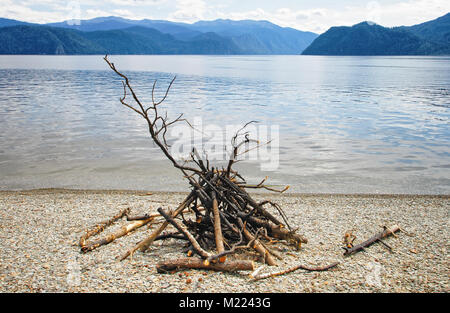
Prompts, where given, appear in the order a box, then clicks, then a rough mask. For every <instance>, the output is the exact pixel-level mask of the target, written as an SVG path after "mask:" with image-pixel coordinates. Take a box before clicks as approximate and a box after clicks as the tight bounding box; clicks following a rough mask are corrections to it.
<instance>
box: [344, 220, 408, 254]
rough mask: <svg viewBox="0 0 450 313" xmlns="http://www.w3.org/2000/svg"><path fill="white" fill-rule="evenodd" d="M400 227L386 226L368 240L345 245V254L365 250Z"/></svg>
mask: <svg viewBox="0 0 450 313" xmlns="http://www.w3.org/2000/svg"><path fill="white" fill-rule="evenodd" d="M399 230H400V227H399V226H398V225H392V226H391V227H386V229H385V230H384V231H382V232H380V233H378V234H376V235H375V236H373V237H372V238H369V239H368V240H366V241H364V242H363V243H360V244H359V245H356V246H353V247H351V248H348V247H344V248H343V249H344V250H345V252H344V255H351V254H355V253H357V252H359V251H361V250H364V248H366V247H368V246H370V245H372V244H373V243H375V242H377V241H380V240H381V239H383V238H385V237H387V236H390V235H393V234H394V233H395V232H397V231H399Z"/></svg>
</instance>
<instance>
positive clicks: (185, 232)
mask: <svg viewBox="0 0 450 313" xmlns="http://www.w3.org/2000/svg"><path fill="white" fill-rule="evenodd" d="M158 212H159V213H160V214H161V215H162V216H164V218H165V219H166V220H167V222H169V223H170V224H172V225H173V226H174V227H175V228H176V229H177V230H178V231H179V232H180V233H182V234H183V235H185V236H186V237H187V238H188V240H189V241H190V242H191V244H192V247H193V248H194V249H195V251H196V252H197V253H198V254H199V255H200V256H202V257H203V258H205V259H207V258H209V257H210V256H211V254H210V253H209V252H208V251H206V250H204V249H203V248H202V247H201V246H200V244H199V243H198V241H197V240H196V239H195V238H194V236H192V234H191V233H190V232H189V231H188V230H187V229H186V227H185V226H184V225H181V224H180V223H178V222H177V221H175V220H174V219H173V218H172V217H171V216H170V215H168V214H167V213H166V212H164V210H163V209H162V208H159V209H158ZM205 263H207V264H206V265H208V264H209V261H207V260H205Z"/></svg>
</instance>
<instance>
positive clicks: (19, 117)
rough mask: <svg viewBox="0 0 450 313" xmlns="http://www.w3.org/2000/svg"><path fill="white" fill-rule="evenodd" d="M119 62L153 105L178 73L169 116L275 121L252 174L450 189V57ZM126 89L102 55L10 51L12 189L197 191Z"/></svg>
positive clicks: (324, 186)
mask: <svg viewBox="0 0 450 313" xmlns="http://www.w3.org/2000/svg"><path fill="white" fill-rule="evenodd" d="M109 58H110V60H111V61H112V62H114V63H115V65H116V67H117V68H118V69H119V70H121V71H123V72H124V73H126V74H127V75H128V76H129V77H130V79H131V83H132V85H133V86H134V87H135V90H136V91H137V93H138V96H139V97H141V99H142V100H143V101H144V102H147V103H148V102H149V101H151V90H152V84H153V81H154V79H158V84H157V88H156V90H157V96H162V95H163V94H164V91H165V88H166V87H167V84H168V83H169V82H170V80H171V79H172V77H173V76H175V75H176V77H177V78H176V80H175V83H174V85H173V87H172V89H171V91H170V93H169V96H168V98H167V100H166V101H165V102H164V105H163V107H162V108H161V110H167V111H168V114H169V116H172V117H176V116H177V114H179V113H185V117H186V118H187V119H189V120H191V121H192V120H196V119H197V120H198V119H200V118H201V121H202V124H203V125H217V126H218V127H224V128H225V126H226V125H238V124H244V123H246V122H248V121H251V120H256V121H258V123H257V125H258V127H259V126H260V125H268V126H273V125H275V126H277V127H278V129H279V130H278V132H277V133H276V135H277V136H278V137H277V138H278V139H279V140H278V148H277V150H276V152H277V157H278V159H277V162H278V166H277V167H276V168H275V169H271V170H266V169H262V168H261V166H260V164H259V162H258V160H248V161H247V162H246V161H243V162H241V163H239V164H238V167H237V168H238V169H239V170H240V172H241V174H242V175H244V176H245V177H246V178H247V179H248V181H249V182H254V183H258V182H259V181H260V180H261V179H262V178H264V177H265V176H269V183H273V184H279V185H282V184H286V185H291V189H290V191H291V192H305V193H384V194H386V193H389V194H392V193H401V194H405V193H407V194H447V195H448V194H450V127H449V126H450V124H449V118H450V57H322V56H320V57H319V56H110V57H109ZM122 91H123V90H122V85H121V83H120V79H119V78H118V77H117V75H115V74H114V73H113V72H112V71H111V70H110V69H109V68H108V66H107V64H106V63H105V62H104V60H103V56H0V189H3V190H15V189H31V188H49V187H63V188H83V189H84V188H86V189H134V190H164V191H169V190H176V191H186V190H187V187H188V186H187V184H186V183H185V181H184V180H183V178H182V176H181V175H180V173H179V172H178V171H177V170H175V169H173V168H172V167H171V164H170V163H169V162H168V161H167V160H165V159H164V157H163V155H162V153H161V152H160V151H159V150H158V149H157V148H156V147H155V145H154V144H153V143H152V142H151V140H150V139H149V137H148V135H147V133H146V132H147V129H146V124H145V123H144V121H143V120H142V119H140V118H139V116H137V115H136V114H134V112H132V111H131V110H129V109H127V108H126V107H124V106H122V105H121V104H120V102H119V98H120V97H121V96H122ZM258 129H259V128H258ZM174 140H175V139H173V140H172V142H173V141H174ZM274 151H275V150H274Z"/></svg>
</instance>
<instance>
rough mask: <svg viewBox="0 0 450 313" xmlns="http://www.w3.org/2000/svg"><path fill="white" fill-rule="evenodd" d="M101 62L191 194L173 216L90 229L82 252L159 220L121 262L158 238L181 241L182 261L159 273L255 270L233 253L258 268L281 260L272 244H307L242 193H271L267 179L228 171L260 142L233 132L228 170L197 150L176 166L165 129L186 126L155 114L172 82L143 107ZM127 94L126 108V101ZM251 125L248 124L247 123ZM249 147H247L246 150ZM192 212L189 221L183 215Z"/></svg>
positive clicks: (271, 210) (271, 206)
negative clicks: (113, 229) (108, 231)
mask: <svg viewBox="0 0 450 313" xmlns="http://www.w3.org/2000/svg"><path fill="white" fill-rule="evenodd" d="M104 60H105V61H106V62H107V64H108V65H109V67H110V68H111V69H112V70H113V71H114V72H115V73H116V74H117V75H119V76H120V77H121V78H122V83H123V92H124V93H123V97H122V98H121V99H120V102H121V103H122V104H123V105H125V106H126V107H128V108H130V109H131V110H133V111H134V112H136V113H137V114H139V115H140V116H141V117H142V118H144V120H145V121H146V122H147V124H148V130H149V134H150V136H151V138H152V140H153V142H154V143H155V144H156V145H157V146H158V147H159V148H160V149H161V151H162V152H163V154H164V155H165V156H166V157H167V159H168V160H169V161H170V162H172V164H173V166H174V167H175V168H177V169H179V170H180V171H181V172H182V173H183V175H184V177H185V178H186V179H187V180H188V181H189V184H190V186H191V191H190V193H189V195H188V196H187V197H186V198H185V199H184V201H182V203H181V204H180V205H179V206H178V208H177V209H176V210H174V211H173V212H171V211H167V210H165V209H163V208H159V209H158V213H159V214H158V215H153V216H143V217H141V218H140V219H138V218H130V216H129V211H126V210H125V211H122V212H120V214H118V215H117V216H115V217H113V218H112V219H111V220H109V221H107V222H105V223H102V224H100V225H98V226H97V227H95V228H94V229H93V230H91V231H88V232H87V233H86V234H85V235H84V236H83V237H82V238H81V239H80V246H81V250H82V251H83V252H88V251H91V250H93V249H95V248H97V247H99V246H102V245H105V244H108V243H110V242H112V241H113V240H115V239H116V238H119V237H121V236H123V235H126V234H127V233H129V232H131V231H133V230H135V229H137V228H139V227H142V226H143V225H146V224H148V223H151V222H152V221H154V219H155V218H157V217H158V216H159V217H162V218H163V219H164V222H163V223H162V224H160V226H159V227H158V228H157V229H156V230H155V231H154V232H153V233H151V234H150V235H149V236H148V237H147V238H146V239H144V240H143V241H141V242H140V243H138V244H137V245H136V246H135V247H133V248H132V249H130V250H129V251H127V252H126V253H125V254H124V255H123V256H121V258H120V259H121V260H123V259H125V258H127V257H129V256H131V255H133V253H135V252H136V251H145V250H147V249H148V248H149V247H150V245H151V244H152V243H153V242H154V241H155V240H159V239H161V238H177V239H181V240H185V241H186V242H187V245H186V246H185V250H186V253H187V256H188V257H186V258H181V259H177V260H169V261H165V262H163V263H160V264H158V265H157V270H158V271H159V272H170V271H174V270H177V269H180V268H204V269H213V270H221V271H234V270H254V262H253V260H251V259H250V258H249V259H245V258H244V259H243V258H242V253H240V254H241V256H240V258H233V255H235V254H236V253H237V252H244V254H245V251H246V250H247V251H251V250H253V251H255V252H256V253H257V254H259V256H260V258H261V260H262V261H263V263H265V264H268V265H276V261H275V259H276V258H279V259H281V256H280V255H279V252H276V251H275V250H274V249H271V247H270V245H271V243H272V242H274V241H278V242H282V243H283V244H285V245H288V246H292V247H294V248H295V249H299V248H300V247H301V245H302V244H303V243H307V239H306V238H305V237H304V236H302V235H300V234H297V232H296V230H294V229H292V228H291V226H290V225H289V223H288V220H287V218H286V216H285V214H284V212H283V210H282V208H281V207H280V206H279V205H277V204H276V203H273V202H271V201H263V202H257V201H255V200H254V199H253V198H252V196H251V195H250V194H249V193H248V192H247V191H246V189H248V188H261V189H267V190H272V191H276V192H284V191H285V190H287V188H284V189H283V190H276V189H274V188H273V187H271V186H267V185H266V184H265V181H266V180H263V181H261V182H260V183H259V184H257V185H249V184H248V183H247V182H246V181H245V179H244V178H243V177H242V176H241V175H240V174H239V173H238V172H237V171H235V170H234V169H233V164H234V163H235V162H237V161H238V156H240V155H242V154H243V153H246V152H247V151H249V150H250V149H255V148H258V145H259V142H257V141H256V140H252V139H250V138H249V134H248V133H247V132H246V131H245V128H246V126H247V125H248V124H247V125H245V126H244V127H243V128H242V129H240V130H239V131H238V132H236V134H235V136H234V137H233V139H232V142H231V145H232V148H231V153H230V154H231V155H230V158H229V160H228V161H227V165H226V166H224V167H223V168H215V167H213V166H211V165H210V163H209V161H208V160H207V159H202V158H201V157H200V155H199V153H198V152H197V150H196V149H193V150H192V153H191V154H190V159H189V160H185V161H183V162H180V161H178V160H176V159H175V158H174V157H173V156H172V155H171V153H170V151H169V145H168V144H167V140H166V134H167V131H168V128H169V126H171V125H173V124H175V123H178V122H186V123H187V124H188V125H190V124H189V123H188V122H187V121H186V120H185V119H183V118H182V115H180V116H178V117H177V118H176V119H174V120H169V119H168V117H167V114H164V115H163V114H160V112H159V110H158V109H159V105H160V104H161V103H162V102H163V101H164V100H165V99H166V97H167V95H168V93H169V90H170V87H171V86H172V83H173V81H174V80H172V81H171V83H170V84H169V87H168V88H167V90H166V92H165V95H164V97H163V98H162V99H161V100H159V101H156V100H155V97H154V92H155V86H156V81H155V83H154V85H153V89H152V103H151V105H150V106H145V105H144V104H143V103H142V102H141V101H140V100H139V98H138V97H137V95H136V93H135V91H134V90H133V88H132V86H131V85H130V81H129V79H128V77H127V76H125V75H124V74H123V73H121V72H119V71H118V70H117V69H116V67H115V65H114V63H112V62H110V61H109V60H108V57H107V56H105V58H104ZM128 95H131V98H132V99H131V101H133V104H130V103H129V102H128V100H127V96H128ZM249 124H250V123H249ZM252 144H253V145H254V146H253V147H250V145H252ZM188 213H191V214H190V216H189V217H186V216H185V215H186V214H188ZM124 216H127V218H128V219H129V220H130V219H135V221H133V222H132V223H131V224H129V225H127V226H125V227H123V228H122V229H120V230H119V231H118V232H117V233H115V234H112V235H110V236H107V237H105V238H102V239H100V240H97V241H93V242H90V243H89V242H88V239H89V238H90V237H92V236H94V235H96V234H99V233H100V232H101V231H103V229H105V228H106V227H108V226H109V225H111V224H112V223H114V222H115V221H117V220H118V219H120V218H122V217H124ZM169 225H171V226H173V228H174V229H175V232H172V233H168V234H167V233H164V234H163V231H164V230H165V229H166V228H167V227H168V226H169Z"/></svg>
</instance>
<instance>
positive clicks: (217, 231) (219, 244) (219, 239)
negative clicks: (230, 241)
mask: <svg viewBox="0 0 450 313" xmlns="http://www.w3.org/2000/svg"><path fill="white" fill-rule="evenodd" d="M212 199H213V215H214V237H215V240H216V248H217V252H218V253H222V252H224V251H225V248H224V246H223V236H222V227H221V225H220V213H219V205H218V203H217V198H216V194H215V192H212ZM221 260H223V261H225V260H224V259H221Z"/></svg>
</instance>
